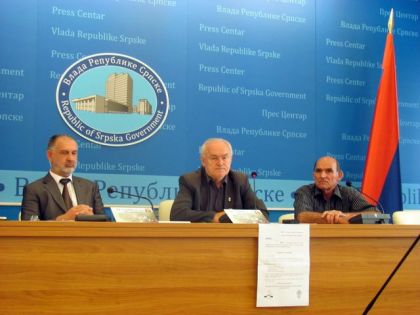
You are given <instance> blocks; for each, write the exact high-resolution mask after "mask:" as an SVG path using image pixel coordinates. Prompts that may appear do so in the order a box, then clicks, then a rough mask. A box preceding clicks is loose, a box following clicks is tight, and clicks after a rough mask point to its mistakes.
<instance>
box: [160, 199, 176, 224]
mask: <svg viewBox="0 0 420 315" xmlns="http://www.w3.org/2000/svg"><path fill="white" fill-rule="evenodd" d="M173 203H174V200H163V201H161V202H160V204H159V221H171V208H172V204H173Z"/></svg>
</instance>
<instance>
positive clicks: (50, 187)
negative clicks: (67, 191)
mask: <svg viewBox="0 0 420 315" xmlns="http://www.w3.org/2000/svg"><path fill="white" fill-rule="evenodd" d="M44 185H45V189H46V190H47V191H48V192H49V193H50V195H51V196H52V198H53V199H54V201H55V203H56V204H57V205H58V206H59V207H60V209H61V210H63V211H64V212H66V211H67V210H66V206H65V204H64V200H63V197H62V196H61V193H60V190H59V189H58V186H57V183H56V182H55V181H54V178H52V176H51V175H50V174H49V173H48V175H47V176H45V177H44Z"/></svg>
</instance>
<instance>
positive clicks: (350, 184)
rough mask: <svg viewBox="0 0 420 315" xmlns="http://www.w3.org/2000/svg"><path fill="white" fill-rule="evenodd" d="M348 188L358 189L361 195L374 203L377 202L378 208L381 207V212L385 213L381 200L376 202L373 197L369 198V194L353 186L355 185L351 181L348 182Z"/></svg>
mask: <svg viewBox="0 0 420 315" xmlns="http://www.w3.org/2000/svg"><path fill="white" fill-rule="evenodd" d="M346 186H347V187H351V188H354V189H356V190H357V191H358V192H359V193H361V194H362V195H363V196H365V197H367V198H369V199H370V200H372V201H373V202H376V204H377V205H378V206H380V208H379V207H378V209H379V211H381V213H383V214H384V213H385V209H384V207H383V206H382V204H381V203H380V202H379V200H376V199H375V198H373V197H372V196H369V195H368V194H366V193H364V192H363V191H361V190H360V189H357V188H356V187H354V186H353V183H352V182H351V181H350V180H346Z"/></svg>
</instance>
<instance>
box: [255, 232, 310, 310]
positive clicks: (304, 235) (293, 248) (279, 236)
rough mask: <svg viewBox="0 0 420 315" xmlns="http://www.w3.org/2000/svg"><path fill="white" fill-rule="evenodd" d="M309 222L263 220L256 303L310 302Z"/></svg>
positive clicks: (273, 305) (279, 304)
mask: <svg viewBox="0 0 420 315" xmlns="http://www.w3.org/2000/svg"><path fill="white" fill-rule="evenodd" d="M309 240H310V238H309V225H308V224H260V225H259V237H258V283H257V307H275V306H307V305H309V270H310V257H309Z"/></svg>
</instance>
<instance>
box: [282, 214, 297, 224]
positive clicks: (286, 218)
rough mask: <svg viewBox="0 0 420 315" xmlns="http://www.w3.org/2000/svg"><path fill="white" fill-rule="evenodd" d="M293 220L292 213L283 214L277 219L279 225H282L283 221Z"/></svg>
mask: <svg viewBox="0 0 420 315" xmlns="http://www.w3.org/2000/svg"><path fill="white" fill-rule="evenodd" d="M294 218H295V214H294V213H287V214H283V215H281V216H280V217H279V223H283V221H284V220H293V219H294Z"/></svg>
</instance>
